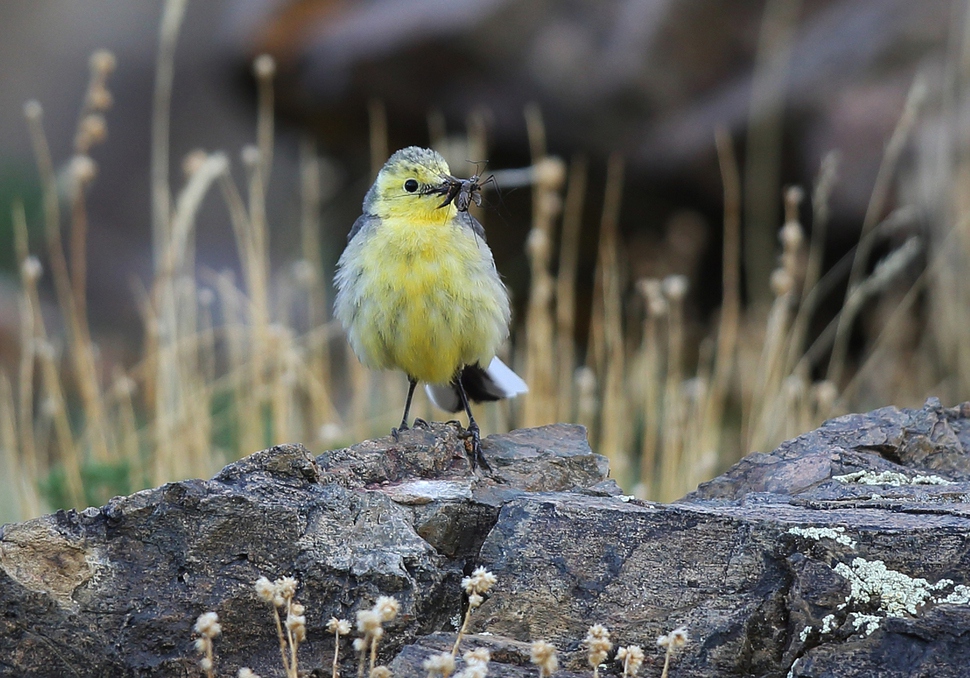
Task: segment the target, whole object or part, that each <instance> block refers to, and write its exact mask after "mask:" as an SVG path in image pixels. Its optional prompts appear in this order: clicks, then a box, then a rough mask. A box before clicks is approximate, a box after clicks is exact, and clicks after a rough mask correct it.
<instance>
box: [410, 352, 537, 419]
mask: <svg viewBox="0 0 970 678" xmlns="http://www.w3.org/2000/svg"><path fill="white" fill-rule="evenodd" d="M459 379H461V385H462V386H463V387H464V388H465V395H467V396H468V399H469V400H474V401H475V402H478V403H480V402H483V401H487V400H501V399H502V398H512V397H514V396H517V395H519V394H520V393H527V392H528V391H529V387H528V386H526V383H525V382H524V381H522V377H520V376H519V375H517V374H516V373H515V372H513V371H512V370H511V368H509V366H508V365H506V364H505V363H503V362H502V361H501V360H499V359H498V358H492V362H490V363H489V364H488V367H487V368H483V367H481V366H480V365H466V366H465V368H464V369H463V370H462V371H461V375H460V376H459ZM424 390H425V391H426V392H427V394H428V397H429V398H431V402H433V403H434V404H435V405H436V406H438V407H440V408H441V409H443V410H445V411H446V412H457V411H458V410H460V409H461V398H460V397H459V396H458V389H457V388H455V385H454V384H425V387H424Z"/></svg>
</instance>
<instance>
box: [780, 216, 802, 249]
mask: <svg viewBox="0 0 970 678" xmlns="http://www.w3.org/2000/svg"><path fill="white" fill-rule="evenodd" d="M778 238H779V239H780V240H781V246H782V248H783V249H784V250H785V252H789V253H790V252H795V251H796V250H797V249H798V248H799V247H801V244H802V241H803V240H804V239H805V234H804V233H803V232H802V227H801V226H800V225H799V223H798V222H797V221H789V222H788V223H787V224H785V225H784V226H782V227H781V231H780V232H779V234H778Z"/></svg>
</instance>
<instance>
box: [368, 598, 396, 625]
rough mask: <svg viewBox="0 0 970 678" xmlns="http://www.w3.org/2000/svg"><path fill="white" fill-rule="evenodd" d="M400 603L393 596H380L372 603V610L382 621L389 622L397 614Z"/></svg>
mask: <svg viewBox="0 0 970 678" xmlns="http://www.w3.org/2000/svg"><path fill="white" fill-rule="evenodd" d="M400 609H401V604H400V603H399V602H397V598H394V597H393V596H381V597H379V598H378V599H377V602H376V603H374V612H376V613H377V614H378V616H379V617H380V619H381V621H382V622H389V621H391V620H392V619H394V617H396V616H397V613H398V610H400Z"/></svg>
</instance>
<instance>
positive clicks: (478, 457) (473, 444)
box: [461, 421, 492, 471]
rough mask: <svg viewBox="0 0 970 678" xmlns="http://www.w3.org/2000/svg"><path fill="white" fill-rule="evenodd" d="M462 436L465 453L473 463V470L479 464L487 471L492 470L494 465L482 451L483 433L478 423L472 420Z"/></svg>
mask: <svg viewBox="0 0 970 678" xmlns="http://www.w3.org/2000/svg"><path fill="white" fill-rule="evenodd" d="M461 437H462V438H463V439H464V441H465V453H466V454H467V455H468V460H469V461H470V462H471V464H472V471H474V470H475V469H476V468H477V467H478V466H481V467H482V469H483V470H485V471H491V470H492V467H491V465H490V464H489V463H488V460H487V459H486V458H485V453H484V452H483V451H482V433H481V430H480V429H479V428H478V424H477V423H476V422H475V421H472V422H471V423H470V424H469V425H468V428H467V429H465V431H464V433H462V435H461Z"/></svg>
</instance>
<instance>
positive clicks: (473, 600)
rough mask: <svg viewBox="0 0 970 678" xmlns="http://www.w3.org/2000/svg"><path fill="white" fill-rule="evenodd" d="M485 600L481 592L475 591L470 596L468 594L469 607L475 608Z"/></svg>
mask: <svg viewBox="0 0 970 678" xmlns="http://www.w3.org/2000/svg"><path fill="white" fill-rule="evenodd" d="M484 601H485V599H484V598H482V597H481V596H480V595H479V594H477V593H473V594H471V595H470V596H468V607H470V608H472V609H473V610H474V609H475V608H476V607H479V606H480V605H481V604H482V603H483V602H484Z"/></svg>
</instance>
